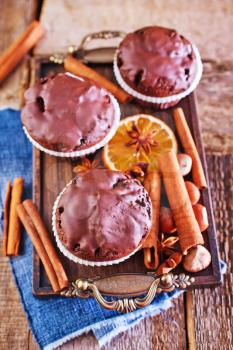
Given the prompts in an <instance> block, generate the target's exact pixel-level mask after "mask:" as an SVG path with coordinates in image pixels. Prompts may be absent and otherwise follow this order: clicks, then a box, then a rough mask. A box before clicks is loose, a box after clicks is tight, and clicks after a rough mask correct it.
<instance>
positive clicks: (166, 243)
mask: <svg viewBox="0 0 233 350" xmlns="http://www.w3.org/2000/svg"><path fill="white" fill-rule="evenodd" d="M178 241H179V237H177V236H171V237H168V238H165V239H163V238H162V240H161V242H159V241H158V249H159V250H160V251H162V252H163V253H164V254H165V255H166V256H170V255H172V254H173V253H174V252H176V251H177V249H176V247H175V245H176V243H177V242H178Z"/></svg>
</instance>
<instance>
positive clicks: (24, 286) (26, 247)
mask: <svg viewBox="0 0 233 350" xmlns="http://www.w3.org/2000/svg"><path fill="white" fill-rule="evenodd" d="M0 149H1V153H0V169H1V178H0V189H1V198H0V201H1V202H0V210H1V225H2V223H3V212H2V211H3V203H4V198H5V188H6V183H7V181H8V180H13V179H14V178H15V177H17V176H22V177H23V178H24V180H25V191H24V197H25V198H31V195H32V148H31V144H30V143H29V141H28V140H27V139H26V137H25V135H24V133H23V131H22V125H21V121H20V112H19V111H15V110H12V109H3V110H1V111H0ZM22 241H23V244H22V250H21V253H22V254H21V255H20V256H19V257H15V258H12V259H10V263H11V266H12V270H13V274H14V277H15V281H16V284H17V287H18V290H19V293H20V297H21V301H22V304H23V307H24V310H25V312H26V315H27V318H28V321H29V324H30V327H31V329H32V332H33V335H34V337H35V339H36V341H37V342H38V344H39V346H40V348H42V349H46V350H51V349H54V348H56V347H57V346H59V345H61V344H63V343H64V342H66V341H68V340H70V339H72V338H74V337H76V336H78V335H81V334H83V333H85V332H87V331H89V330H92V332H93V333H94V335H95V337H96V338H97V340H98V342H99V344H100V345H104V344H105V343H106V342H107V341H109V340H110V339H111V338H112V337H114V336H116V335H117V334H119V333H120V332H122V331H124V330H126V329H128V328H130V327H132V326H134V325H135V324H137V323H138V322H139V321H140V320H142V319H143V318H144V317H146V316H149V315H150V316H151V315H156V314H158V313H160V312H162V311H164V310H166V309H168V308H169V307H171V306H172V303H171V300H172V299H173V298H176V297H178V296H179V295H180V294H181V293H182V292H181V291H173V292H171V293H161V294H159V295H158V296H156V297H155V299H154V301H153V303H152V304H151V305H150V306H148V307H146V308H145V309H143V310H137V311H135V312H132V313H130V314H120V313H118V312H110V311H107V310H104V309H103V308H102V307H100V306H99V305H98V304H97V303H96V301H95V299H92V298H90V299H79V298H75V299H71V298H61V297H58V298H54V297H47V298H43V299H42V298H38V297H34V296H33V295H32V245H31V242H30V240H29V238H28V236H27V235H26V234H25V232H24V233H23V239H22Z"/></svg>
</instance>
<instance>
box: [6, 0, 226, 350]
mask: <svg viewBox="0 0 233 350" xmlns="http://www.w3.org/2000/svg"><path fill="white" fill-rule="evenodd" d="M92 13H95V16H94V17H95V18H94V19H93V16H92ZM139 13H141V14H142V13H143V15H140V16H138V14H139ZM39 16H40V18H41V21H42V23H43V24H44V26H45V27H46V29H47V35H46V37H45V38H44V39H43V40H42V41H41V43H40V44H39V45H38V46H37V48H36V49H35V50H34V53H33V54H34V55H41V54H46V55H47V54H50V53H53V52H64V51H65V48H66V47H67V46H68V45H69V44H71V43H72V44H73V43H79V41H80V39H81V38H82V37H83V35H85V34H86V33H89V32H93V31H99V30H103V29H120V30H125V31H130V30H132V29H135V28H137V27H141V26H144V25H147V24H155V23H156V24H160V25H164V26H168V27H175V28H177V29H178V30H179V31H180V32H183V33H184V34H186V36H188V37H190V38H191V39H192V40H193V41H194V42H195V43H196V44H197V46H198V47H199V48H200V51H201V54H202V57H203V60H204V68H205V71H204V76H203V79H202V82H201V84H200V85H199V87H198V91H197V92H198V102H199V116H200V119H201V125H202V130H203V139H204V144H205V148H206V151H207V154H208V156H207V161H208V167H209V175H210V183H211V190H212V197H213V202H214V211H215V218H216V225H217V232H218V237H219V245H220V253H221V258H222V259H223V260H225V261H226V262H227V263H228V273H227V275H226V276H225V277H224V284H223V285H222V286H221V287H220V288H216V289H205V290H196V291H194V292H187V293H185V294H184V295H183V296H181V297H179V298H178V299H177V300H176V301H174V307H173V308H170V309H169V310H168V311H167V312H165V313H163V314H161V315H159V316H156V317H151V318H148V319H146V320H144V321H142V322H141V323H140V324H138V325H137V326H136V327H134V328H132V329H131V330H129V331H127V332H125V333H123V334H121V335H119V336H117V337H116V338H114V339H113V340H112V341H111V343H109V344H108V345H106V346H105V347H104V349H106V350H107V349H119V350H120V349H121V350H125V349H130V350H135V349H186V348H189V349H233V332H232V329H233V311H232V310H233V293H232V283H233V273H232V259H233V241H232V235H233V201H232V200H233V171H232V169H233V155H232V152H233V137H232V134H233V105H232V97H233V64H232V58H233V50H232V48H233V47H232V45H231V43H232V41H231V29H232V28H233V3H232V1H231V0H222V1H218V2H217V1H212V0H206V1H201V0H194V1H192V2H189V1H187V0H178V1H176V2H175V3H174V1H172V0H167V1H166V2H162V1H159V0H136V1H131V0H114V1H111V3H110V2H109V1H107V0H99V1H91V0H86V1H85V2H83V1H82V0H57V1H56V2H54V1H52V0H47V1H44V3H42V1H36V0H28V1H26V0H18V1H14V0H2V1H1V16H0V38H1V40H0V54H1V52H2V51H3V50H4V49H5V48H6V47H7V46H8V45H9V44H10V43H11V42H12V41H13V40H14V39H15V38H16V37H17V36H18V35H19V34H20V33H21V32H22V31H23V30H24V29H25V27H26V26H27V25H28V23H29V22H30V21H31V20H32V19H34V18H38V17H39ZM29 74H30V71H29V69H28V65H27V59H25V60H24V62H23V63H22V64H21V65H20V66H19V67H18V68H17V70H15V72H14V73H13V74H11V76H10V77H9V78H8V79H7V80H6V81H5V83H4V84H3V85H2V86H0V108H1V107H3V106H6V105H7V106H11V107H16V108H17V107H19V103H20V102H19V101H20V96H19V93H20V91H21V87H22V85H24V84H25V85H26V84H27V82H28V79H29ZM1 243H2V242H1ZM0 249H1V247H0ZM0 300H1V301H0V305H1V308H0V324H1V327H0V349H1V350H8V349H14V350H17V349H20V350H21V349H30V350H32V349H38V346H37V345H36V343H35V341H34V339H33V337H32V334H31V331H30V330H29V328H28V324H27V321H26V318H25V315H24V313H23V310H22V307H21V305H20V302H19V296H18V292H17V290H16V288H15V284H14V281H13V279H12V274H11V271H10V267H9V264H8V261H7V258H3V257H1V258H0ZM98 348H99V347H98V344H97V342H96V340H95V339H94V337H93V336H92V335H91V334H88V335H84V336H81V337H79V338H77V339H75V340H73V341H70V342H69V343H67V344H65V345H63V346H62V347H60V349H62V350H65V349H66V350H68V349H77V350H78V349H83V350H86V349H98Z"/></svg>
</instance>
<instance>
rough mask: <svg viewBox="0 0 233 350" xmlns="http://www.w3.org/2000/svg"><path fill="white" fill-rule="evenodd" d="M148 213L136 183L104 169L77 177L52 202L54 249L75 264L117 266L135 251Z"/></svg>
mask: <svg viewBox="0 0 233 350" xmlns="http://www.w3.org/2000/svg"><path fill="white" fill-rule="evenodd" d="M151 210H152V209H151V201H150V198H149V196H148V194H147V192H146V190H145V189H144V187H143V186H142V185H141V183H140V182H139V181H138V180H136V179H132V178H130V177H129V176H128V175H125V174H123V173H121V172H118V171H110V170H106V169H92V170H89V171H88V172H84V173H80V174H79V175H78V176H77V177H76V178H74V180H73V181H72V182H71V183H70V184H68V186H67V187H66V188H65V189H64V190H63V192H62V193H61V194H60V196H59V197H58V199H57V201H56V202H55V206H54V217H53V220H54V222H53V226H54V227H55V235H57V243H58V246H59V248H60V249H61V251H62V252H63V253H64V254H65V255H66V256H67V257H68V258H70V259H71V260H74V261H75V262H81V263H84V264H86V265H88V264H90V265H101V264H102V265H107V264H109V262H110V264H112V263H118V262H120V261H122V260H125V258H128V257H129V256H130V255H132V254H133V253H134V252H136V251H137V250H138V249H139V248H140V246H141V244H142V242H143V240H144V239H145V237H146V235H147V234H148V232H149V230H150V226H151ZM80 259H81V261H80ZM93 262H94V264H93ZM98 262H99V263H98Z"/></svg>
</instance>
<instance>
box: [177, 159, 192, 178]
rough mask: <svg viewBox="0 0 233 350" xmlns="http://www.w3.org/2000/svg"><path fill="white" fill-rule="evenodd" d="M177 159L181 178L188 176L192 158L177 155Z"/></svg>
mask: <svg viewBox="0 0 233 350" xmlns="http://www.w3.org/2000/svg"><path fill="white" fill-rule="evenodd" d="M177 159H178V163H179V166H180V171H181V174H182V176H185V175H188V174H189V173H190V171H191V168H192V158H191V157H190V156H189V155H188V154H185V153H179V154H177Z"/></svg>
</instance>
